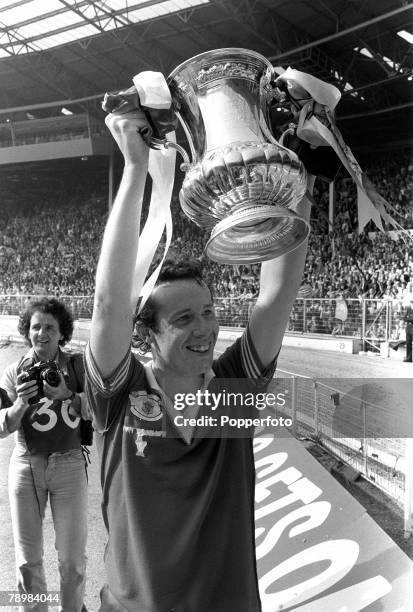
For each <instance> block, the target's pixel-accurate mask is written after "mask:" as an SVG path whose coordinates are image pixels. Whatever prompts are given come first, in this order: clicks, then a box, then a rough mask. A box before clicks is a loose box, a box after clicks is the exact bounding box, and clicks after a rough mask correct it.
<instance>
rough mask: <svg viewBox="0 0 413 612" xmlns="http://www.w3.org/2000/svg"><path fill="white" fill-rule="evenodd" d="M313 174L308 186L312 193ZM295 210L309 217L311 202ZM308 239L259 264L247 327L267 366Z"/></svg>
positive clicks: (276, 348)
mask: <svg viewBox="0 0 413 612" xmlns="http://www.w3.org/2000/svg"><path fill="white" fill-rule="evenodd" d="M313 184H314V177H312V176H310V178H309V181H308V189H309V191H310V193H311V192H312V188H313ZM295 210H296V212H297V213H298V214H299V215H300V216H302V217H304V218H305V219H307V220H308V219H309V217H310V210H311V203H310V201H309V200H308V198H307V197H306V196H304V198H303V199H302V200H301V202H299V204H298V205H297V207H296V209H295ZM307 246H308V242H307V241H305V242H304V243H303V244H302V245H301V246H300V247H298V248H297V249H295V250H294V251H292V252H291V253H287V254H286V255H283V256H281V257H278V258H277V259H272V260H270V261H265V262H264V263H262V264H261V275H260V291H259V295H258V299H257V303H256V305H255V307H254V309H253V311H252V314H251V318H250V322H249V329H250V333H251V337H252V340H253V343H254V346H255V348H256V350H257V353H258V356H259V357H260V359H261V361H262V364H263V365H264V366H267V365H269V364H270V363H271V361H272V360H273V359H274V357H275V356H276V355H277V353H278V351H279V349H280V347H281V343H282V339H283V336H284V333H285V330H286V327H287V323H288V317H289V316H290V312H291V308H292V305H293V303H294V300H295V298H296V296H297V292H298V289H299V287H300V284H301V279H302V276H303V271H304V263H305V258H306V255H307Z"/></svg>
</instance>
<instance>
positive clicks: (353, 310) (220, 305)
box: [0, 295, 413, 532]
mask: <svg viewBox="0 0 413 612" xmlns="http://www.w3.org/2000/svg"><path fill="white" fill-rule="evenodd" d="M35 297H36V296H28V295H18V296H17V295H13V296H10V295H0V315H18V314H19V312H21V311H22V310H23V309H24V308H25V307H26V306H27V304H28V303H29V301H30V300H32V299H34V298H35ZM59 299H60V300H62V301H64V302H65V303H66V304H67V306H68V307H69V308H70V309H71V311H72V312H73V314H74V318H75V319H78V324H77V326H76V331H75V334H74V336H73V341H74V342H75V343H77V344H80V345H84V344H85V342H86V340H87V337H88V335H89V321H88V320H89V319H90V318H91V314H92V308H93V298H92V297H91V296H59ZM215 302H216V309H217V317H218V320H219V322H220V324H221V325H225V326H228V327H232V328H244V327H245V326H246V324H247V322H248V318H249V316H250V314H251V311H252V309H253V307H254V303H255V302H254V300H241V299H234V298H231V299H230V298H228V299H227V298H216V300H215ZM338 306H339V300H330V299H319V298H317V299H315V298H305V299H304V298H301V299H300V298H299V299H297V300H296V302H295V304H294V306H293V310H292V313H291V317H290V320H289V324H288V327H287V331H290V332H291V333H294V334H303V335H304V334H325V335H332V334H333V335H336V336H342V337H349V336H350V337H356V338H359V339H360V347H361V348H364V349H365V350H366V349H369V350H372V349H373V350H379V346H380V343H381V342H384V341H388V342H391V341H394V342H395V344H398V343H399V342H400V341H401V340H402V339H403V338H404V329H403V315H404V306H403V304H402V303H401V301H400V300H367V299H365V300H345V306H344V307H343V301H341V304H340V312H339V313H338V312H337V308H338ZM336 314H340V316H341V319H338V318H337V317H336ZM79 319H80V320H79ZM82 319H83V320H85V321H84V325H83V324H82ZM342 319H345V320H344V321H343V320H342ZM320 321H321V323H320ZM315 324H317V326H315ZM16 331H17V330H16ZM280 377H281V378H282V379H283V381H282V384H283V385H284V386H285V387H286V389H287V390H288V394H289V396H290V397H291V402H290V403H289V404H288V407H287V408H286V409H283V410H285V411H284V412H281V411H280V410H279V408H278V409H277V410H278V411H280V412H281V413H282V414H284V415H285V416H288V417H289V418H291V419H292V422H293V434H294V435H295V436H296V437H299V438H300V437H308V438H311V439H313V440H315V441H316V442H319V443H321V444H322V445H323V446H324V447H325V448H326V449H328V450H329V451H330V452H331V453H333V454H334V455H335V456H336V457H337V458H339V459H341V460H342V461H343V462H344V463H346V464H348V465H350V466H352V467H353V468H354V469H355V470H357V471H358V472H360V473H361V474H363V476H364V477H365V478H367V479H368V480H369V481H371V482H372V483H374V484H375V485H376V486H377V487H379V488H380V489H382V490H383V491H384V492H385V493H387V494H388V495H389V496H390V497H391V498H392V499H394V500H395V501H396V502H397V503H398V504H399V505H400V506H402V507H403V508H404V512H405V531H406V532H407V531H410V532H413V500H412V499H410V498H411V497H413V493H412V488H413V482H412V470H413V450H412V439H413V434H411V438H409V437H407V436H409V433H408V432H407V431H406V433H405V435H406V437H403V435H399V436H396V435H391V434H389V423H391V422H392V421H394V419H395V412H394V406H393V405H392V402H391V401H387V402H386V403H384V404H383V403H380V405H377V404H375V403H374V402H371V401H366V399H365V397H364V395H363V393H360V389H358V388H357V384H356V383H355V381H354V380H352V381H346V380H345V379H343V380H339V381H338V380H337V379H330V380H327V379H314V378H308V377H305V376H300V375H298V374H292V373H289V372H283V371H281V370H278V371H277V378H280ZM275 380H276V381H277V379H275ZM358 380H359V383H360V388H364V387H365V386H366V384H367V382H366V381H365V380H364V379H358ZM376 380H377V379H376ZM372 384H375V383H372ZM376 384H377V383H376ZM411 396H413V393H412V394H411ZM411 396H410V400H411ZM410 403H411V401H410V402H409V400H407V401H406V402H405V407H406V406H408V405H410Z"/></svg>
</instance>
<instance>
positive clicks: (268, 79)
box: [260, 66, 293, 152]
mask: <svg viewBox="0 0 413 612" xmlns="http://www.w3.org/2000/svg"><path fill="white" fill-rule="evenodd" d="M278 76H279V75H278V74H277V72H276V71H275V68H274V67H273V66H271V67H268V68H267V70H266V71H265V72H264V73H263V75H262V77H261V80H260V110H261V112H260V127H261V130H262V131H263V133H264V134H265V136H266V137H267V138H268V140H269V141H270V142H271V143H272V144H276V145H278V146H279V147H281V148H282V149H284V151H288V152H290V149H288V147H286V146H285V145H284V144H283V142H284V137H285V136H286V134H287V132H290V128H289V129H288V130H287V131H286V132H284V133H283V134H282V136H281V138H280V139H279V140H277V139H276V138H275V136H274V134H273V133H272V131H271V129H270V128H269V127H268V126H269V125H270V120H269V103H270V102H271V100H273V99H274V98H277V99H279V96H280V94H279V91H278V88H277V86H276V85H274V83H275V79H276V78H277V77H278ZM291 132H293V130H291Z"/></svg>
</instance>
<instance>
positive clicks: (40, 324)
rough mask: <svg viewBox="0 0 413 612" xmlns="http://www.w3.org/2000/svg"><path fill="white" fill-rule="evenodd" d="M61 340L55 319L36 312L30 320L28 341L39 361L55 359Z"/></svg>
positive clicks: (61, 336)
mask: <svg viewBox="0 0 413 612" xmlns="http://www.w3.org/2000/svg"><path fill="white" fill-rule="evenodd" d="M62 339H63V335H62V334H61V332H60V326H59V322H58V320H57V319H55V318H54V316H53V315H51V314H49V313H44V312H39V311H36V312H34V313H33V314H32V317H31V319H30V328H29V340H30V343H31V345H32V347H33V348H34V350H35V352H36V355H37V356H38V357H39V359H40V360H41V361H47V360H49V359H54V358H55V357H56V353H57V350H58V348H59V342H60V340H62Z"/></svg>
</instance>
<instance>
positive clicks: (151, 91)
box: [132, 70, 172, 109]
mask: <svg viewBox="0 0 413 612" xmlns="http://www.w3.org/2000/svg"><path fill="white" fill-rule="evenodd" d="M132 81H133V84H134V85H135V87H136V89H137V91H138V94H139V101H140V103H141V105H142V106H146V107H148V108H157V109H168V108H171V104H172V97H171V92H170V91H169V87H168V85H167V82H166V80H165V77H164V75H163V74H162V72H153V71H152V70H145V71H143V72H140V73H139V74H136V75H135V76H134V77H133V79H132Z"/></svg>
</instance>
